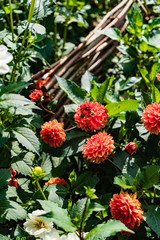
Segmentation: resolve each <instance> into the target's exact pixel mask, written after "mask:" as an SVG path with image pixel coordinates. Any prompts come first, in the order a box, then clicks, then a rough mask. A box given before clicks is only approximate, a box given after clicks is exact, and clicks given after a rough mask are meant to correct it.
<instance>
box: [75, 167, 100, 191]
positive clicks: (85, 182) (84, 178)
mask: <svg viewBox="0 0 160 240" xmlns="http://www.w3.org/2000/svg"><path fill="white" fill-rule="evenodd" d="M98 182H99V178H98V177H97V176H93V173H92V172H89V171H87V172H84V173H82V174H81V175H80V176H79V177H78V178H77V181H76V183H75V184H74V186H73V191H76V192H79V193H84V192H85V191H84V186H86V187H88V186H90V187H91V188H94V187H95V185H96V184H97V183H98Z"/></svg>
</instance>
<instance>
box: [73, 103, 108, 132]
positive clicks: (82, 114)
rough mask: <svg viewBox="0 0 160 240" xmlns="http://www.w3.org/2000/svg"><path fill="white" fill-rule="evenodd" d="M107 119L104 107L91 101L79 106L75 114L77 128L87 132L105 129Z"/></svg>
mask: <svg viewBox="0 0 160 240" xmlns="http://www.w3.org/2000/svg"><path fill="white" fill-rule="evenodd" d="M107 118H108V116H107V109H105V108H104V106H103V105H101V104H98V103H97V102H89V101H86V102H85V103H83V104H81V105H79V106H78V108H77V110H76V113H75V114H74V119H75V121H76V122H77V124H78V125H77V126H78V127H79V128H81V129H83V130H85V131H86V132H87V131H91V132H93V131H94V130H99V129H101V128H104V127H105V124H106V122H107Z"/></svg>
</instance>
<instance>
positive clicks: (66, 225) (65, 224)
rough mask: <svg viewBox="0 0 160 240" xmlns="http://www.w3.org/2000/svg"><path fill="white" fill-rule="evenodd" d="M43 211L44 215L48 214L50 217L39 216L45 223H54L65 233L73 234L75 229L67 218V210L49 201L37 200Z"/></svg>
mask: <svg viewBox="0 0 160 240" xmlns="http://www.w3.org/2000/svg"><path fill="white" fill-rule="evenodd" d="M38 201H39V202H40V204H41V206H42V208H43V209H44V210H45V212H46V213H49V216H50V217H46V216H41V218H42V219H44V220H45V221H50V222H54V223H55V224H56V225H57V226H59V227H61V228H62V229H64V230H65V231H67V232H74V231H75V230H76V227H75V226H74V224H73V223H72V222H71V219H70V218H69V216H68V213H67V210H66V209H63V208H61V207H58V205H57V204H56V203H54V202H51V201H44V200H38Z"/></svg>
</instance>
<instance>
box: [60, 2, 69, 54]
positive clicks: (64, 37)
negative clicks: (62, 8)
mask: <svg viewBox="0 0 160 240" xmlns="http://www.w3.org/2000/svg"><path fill="white" fill-rule="evenodd" d="M66 9H67V10H68V9H69V0H67V5H66ZM68 20H69V17H68V16H67V17H66V22H65V26H64V34H63V47H62V56H61V57H63V53H64V48H65V44H66V40H67V30H68Z"/></svg>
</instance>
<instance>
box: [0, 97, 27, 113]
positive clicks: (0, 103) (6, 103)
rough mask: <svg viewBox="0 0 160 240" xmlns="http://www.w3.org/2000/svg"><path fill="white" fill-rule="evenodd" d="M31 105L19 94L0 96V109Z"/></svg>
mask: <svg viewBox="0 0 160 240" xmlns="http://www.w3.org/2000/svg"><path fill="white" fill-rule="evenodd" d="M29 104H31V101H30V100H29V99H27V98H25V97H23V96H21V95H19V94H12V93H10V94H7V93H5V94H3V95H2V96H0V108H1V109H7V108H9V107H23V106H25V105H29Z"/></svg>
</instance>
